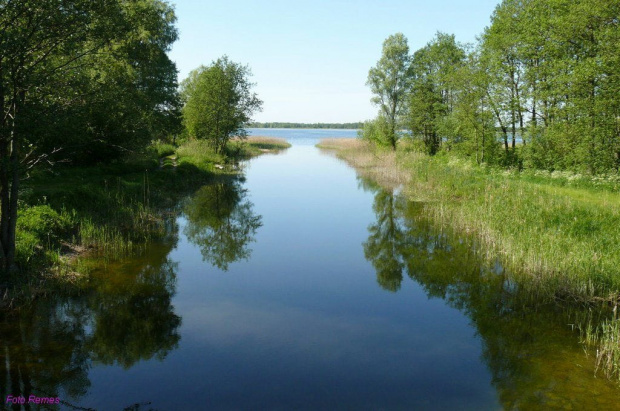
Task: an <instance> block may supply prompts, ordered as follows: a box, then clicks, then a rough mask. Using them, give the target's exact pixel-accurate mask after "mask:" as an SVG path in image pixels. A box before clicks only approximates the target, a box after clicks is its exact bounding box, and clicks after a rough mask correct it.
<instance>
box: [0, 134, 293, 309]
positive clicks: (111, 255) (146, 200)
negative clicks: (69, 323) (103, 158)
mask: <svg viewBox="0 0 620 411" xmlns="http://www.w3.org/2000/svg"><path fill="white" fill-rule="evenodd" d="M289 146H290V145H289V144H288V143H287V142H286V141H285V140H280V139H268V140H267V139H264V138H257V139H254V138H249V139H247V140H244V141H241V140H236V141H231V142H230V143H229V145H228V147H227V151H228V152H229V153H231V154H230V155H228V156H227V155H224V154H216V153H215V152H214V150H213V148H211V147H210V145H209V144H208V142H206V141H196V140H193V141H188V142H185V143H183V144H181V145H180V146H179V147H175V146H174V145H172V144H168V143H161V142H154V143H153V144H151V145H150V146H149V147H148V149H147V150H145V151H144V152H142V153H132V155H130V156H128V157H127V158H125V159H120V160H118V161H116V162H113V163H110V164H105V165H95V166H90V167H86V166H83V167H77V166H67V167H61V166H57V167H54V168H53V169H52V170H38V171H36V172H34V173H33V174H32V175H31V178H30V179H28V180H26V184H25V188H24V193H23V195H22V198H23V200H22V205H21V207H20V214H19V219H18V226H17V247H16V251H17V253H16V262H17V266H18V267H19V268H18V270H17V271H15V272H14V273H13V274H12V275H11V277H10V278H9V280H10V281H11V287H10V291H6V290H5V292H4V293H3V294H4V296H3V297H2V305H3V306H10V305H14V304H15V301H17V300H20V299H22V300H23V299H28V298H34V297H35V296H37V295H39V294H41V293H44V292H47V291H49V290H50V286H52V285H55V286H64V285H66V284H67V283H73V282H76V281H79V280H80V279H82V278H84V277H83V274H84V273H85V272H87V271H88V268H87V267H86V265H85V262H84V259H81V258H79V257H81V256H84V255H87V256H88V257H100V258H102V259H104V261H109V260H114V259H117V258H120V257H123V256H127V255H128V254H130V253H135V252H139V251H140V250H141V249H142V248H143V247H144V246H145V245H146V244H147V243H148V242H149V241H152V240H155V239H157V238H159V237H161V236H164V235H166V230H167V226H168V225H169V224H167V221H169V219H170V218H171V217H173V216H174V215H175V206H176V204H177V202H178V200H179V199H180V198H182V197H183V196H185V195H189V194H191V193H193V192H194V191H195V190H197V189H198V188H200V187H201V186H202V185H204V184H209V183H210V182H213V181H217V179H220V178H224V177H226V176H231V175H234V174H236V173H238V172H239V171H238V167H237V166H236V162H238V161H239V160H241V159H247V158H250V157H253V156H256V155H260V154H263V153H266V152H278V151H279V150H282V149H284V148H287V147H289ZM232 153H234V154H235V156H233V155H232Z"/></svg>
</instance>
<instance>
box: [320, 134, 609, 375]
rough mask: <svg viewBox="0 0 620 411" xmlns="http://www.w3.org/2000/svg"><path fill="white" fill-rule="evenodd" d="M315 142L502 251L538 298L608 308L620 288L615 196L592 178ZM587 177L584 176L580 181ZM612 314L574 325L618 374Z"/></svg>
mask: <svg viewBox="0 0 620 411" xmlns="http://www.w3.org/2000/svg"><path fill="white" fill-rule="evenodd" d="M319 147H321V148H329V149H334V150H336V155H337V156H338V157H340V158H342V159H344V160H345V161H346V162H347V163H348V164H350V165H351V166H353V167H355V168H356V170H357V171H358V173H359V174H360V175H362V176H366V177H369V178H371V179H373V180H375V181H376V182H377V183H378V184H380V185H381V186H383V187H384V188H387V189H391V188H394V187H397V186H398V185H399V184H404V185H405V187H404V192H405V193H406V194H407V195H408V196H409V197H410V198H414V199H417V200H426V204H425V206H424V210H423V211H422V212H423V213H424V214H425V215H426V216H428V217H429V218H430V219H432V220H433V221H434V222H435V223H436V224H439V225H445V226H450V227H451V228H452V229H453V230H455V232H457V233H466V234H467V235H471V236H472V237H473V238H475V239H476V241H477V242H478V243H479V247H480V249H481V250H484V251H485V254H486V257H487V259H488V260H489V261H492V260H493V259H497V258H499V260H500V261H501V263H502V265H503V266H504V267H506V269H507V270H508V271H509V272H510V273H511V276H512V278H513V279H514V280H515V281H517V282H518V283H519V285H520V288H521V289H522V290H528V291H527V292H528V293H530V294H531V296H532V298H533V299H535V300H538V301H553V300H555V301H557V302H559V303H560V304H562V305H563V306H567V307H568V306H571V307H583V304H584V303H585V304H586V305H587V306H592V304H596V303H600V302H606V303H607V304H606V305H609V304H611V306H614V305H615V304H616V303H617V302H618V301H619V298H618V290H620V249H619V248H618V246H617V245H618V243H619V242H620V229H619V228H618V227H620V195H618V194H617V193H613V192H608V191H601V190H600V189H599V188H596V187H589V186H575V187H572V186H565V185H562V184H558V183H557V182H555V181H552V180H551V179H542V178H540V176H538V175H528V174H527V173H523V174H521V173H513V172H510V171H506V170H500V169H492V168H483V167H478V166H475V165H472V164H471V163H469V162H467V161H466V160H463V159H458V158H457V157H456V156H437V157H429V156H427V155H425V154H422V153H419V152H415V151H414V150H409V149H408V147H407V143H406V142H403V144H402V145H400V146H399V148H398V150H396V152H393V151H387V150H386V151H382V150H380V149H377V148H375V147H372V146H371V145H368V144H367V143H365V142H363V141H361V140H357V141H355V140H354V141H344V139H343V140H341V139H331V140H328V141H322V142H321V144H320V145H319ZM584 184H585V183H584ZM617 321H618V320H615V319H614V320H610V319H609V317H605V318H601V319H600V320H598V321H595V322H592V324H591V325H590V326H589V328H588V326H587V322H583V321H581V322H576V325H577V327H578V328H579V329H580V330H582V332H583V333H586V331H587V329H589V330H590V331H589V332H587V334H588V335H590V337H589V338H583V341H584V343H587V344H591V345H592V346H593V347H594V348H595V349H598V358H597V361H598V364H599V369H601V370H605V372H606V374H607V375H608V376H610V377H611V376H615V377H618V378H620V344H619V341H620V324H618V322H617Z"/></svg>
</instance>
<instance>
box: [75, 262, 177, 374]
mask: <svg viewBox="0 0 620 411" xmlns="http://www.w3.org/2000/svg"><path fill="white" fill-rule="evenodd" d="M152 258H153V257H152V256H150V259H151V261H149V263H148V264H146V265H145V266H144V267H143V268H142V269H141V270H140V271H138V272H137V273H136V272H130V273H127V272H123V273H122V275H123V276H124V277H128V276H131V277H132V278H130V279H128V280H129V281H121V282H117V283H116V287H115V288H114V289H113V290H111V289H107V290H102V289H99V290H98V291H97V292H95V293H93V298H91V299H90V300H89V306H90V309H91V310H92V313H93V316H92V318H93V333H92V335H91V336H90V338H89V339H88V341H87V349H88V350H89V351H90V352H91V358H92V359H93V360H94V361H97V362H101V363H103V364H119V365H121V366H123V367H125V368H129V367H131V366H132V365H133V364H134V363H136V362H137V361H140V360H148V359H150V358H152V357H156V358H158V359H160V360H163V359H164V358H165V357H166V355H167V354H168V352H170V351H171V350H173V349H175V348H176V347H177V343H178V342H179V340H180V338H181V337H180V336H179V334H178V332H177V329H178V327H179V326H180V325H181V318H180V317H179V316H177V315H176V314H175V313H174V311H173V308H174V307H173V306H172V304H171V299H172V296H173V295H174V292H175V285H176V272H175V270H176V269H177V265H178V264H177V263H175V262H171V261H170V260H168V259H167V258H166V257H165V256H164V258H163V261H153V260H152ZM108 274H109V275H107V276H104V277H103V278H101V281H106V282H107V281H109V276H110V275H115V274H114V273H108Z"/></svg>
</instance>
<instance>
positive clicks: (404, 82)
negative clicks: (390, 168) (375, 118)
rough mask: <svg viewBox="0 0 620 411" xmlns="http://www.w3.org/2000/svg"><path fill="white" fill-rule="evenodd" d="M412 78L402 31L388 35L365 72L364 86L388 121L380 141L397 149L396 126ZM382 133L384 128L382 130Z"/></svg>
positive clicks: (407, 49)
mask: <svg viewBox="0 0 620 411" xmlns="http://www.w3.org/2000/svg"><path fill="white" fill-rule="evenodd" d="M410 80H411V71H410V58H409V45H408V44H407V38H406V37H405V36H404V35H403V34H402V33H397V34H394V35H391V36H389V37H388V38H387V39H386V40H385V41H384V42H383V51H382V54H381V58H380V59H379V61H378V62H377V65H376V66H375V67H373V68H371V69H370V71H369V72H368V81H367V82H366V85H368V86H370V90H371V91H372V92H373V93H374V94H375V97H374V98H373V99H372V102H373V103H375V104H377V105H378V106H379V112H380V116H382V118H383V119H385V121H386V122H387V125H388V127H387V132H386V135H385V136H384V138H382V139H381V140H383V141H386V142H387V144H388V145H389V146H390V147H392V149H393V150H396V142H397V140H398V137H399V136H398V133H397V131H396V130H397V128H398V126H399V120H400V116H401V115H402V114H403V109H404V106H405V101H406V96H407V93H408V91H409V85H410ZM382 132H383V131H382Z"/></svg>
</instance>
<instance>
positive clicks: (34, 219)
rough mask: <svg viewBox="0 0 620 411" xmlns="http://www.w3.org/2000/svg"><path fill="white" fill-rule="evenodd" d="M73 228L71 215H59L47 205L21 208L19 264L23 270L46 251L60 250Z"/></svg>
mask: <svg viewBox="0 0 620 411" xmlns="http://www.w3.org/2000/svg"><path fill="white" fill-rule="evenodd" d="M73 226H74V224H73V219H72V218H71V215H69V213H67V212H65V211H62V212H61V213H58V212H57V211H56V210H54V209H52V208H51V207H50V206H49V205H47V204H43V205H37V206H33V207H21V208H20V210H19V213H18V218H17V227H16V228H17V232H16V250H15V254H16V258H15V260H16V262H17V264H18V265H19V266H20V267H22V268H23V267H24V266H25V265H27V264H29V263H30V262H31V261H32V260H33V259H34V258H35V257H37V256H39V255H44V251H45V249H54V248H58V247H59V246H60V241H61V239H63V238H65V237H66V236H67V235H68V234H69V233H70V232H71V230H72V229H73Z"/></svg>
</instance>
